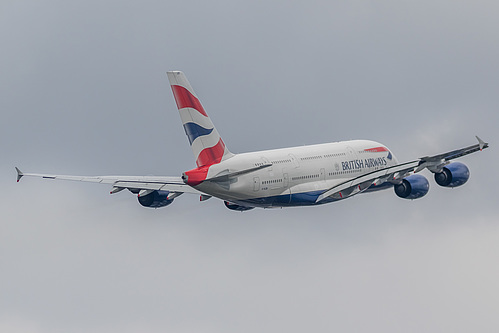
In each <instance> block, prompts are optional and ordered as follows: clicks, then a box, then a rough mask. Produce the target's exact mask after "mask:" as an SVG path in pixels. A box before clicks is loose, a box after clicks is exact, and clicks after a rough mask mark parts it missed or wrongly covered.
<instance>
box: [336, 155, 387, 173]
mask: <svg viewBox="0 0 499 333" xmlns="http://www.w3.org/2000/svg"><path fill="white" fill-rule="evenodd" d="M386 164H387V162H386V158H385V157H378V158H366V159H365V160H352V161H346V162H341V167H342V168H343V171H345V170H355V169H362V168H375V167H378V166H385V165H386Z"/></svg>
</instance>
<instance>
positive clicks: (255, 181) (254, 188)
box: [253, 177, 260, 192]
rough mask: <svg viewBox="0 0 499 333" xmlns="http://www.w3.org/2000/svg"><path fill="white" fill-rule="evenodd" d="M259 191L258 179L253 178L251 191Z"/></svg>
mask: <svg viewBox="0 0 499 333" xmlns="http://www.w3.org/2000/svg"><path fill="white" fill-rule="evenodd" d="M259 190H260V177H254V178H253V191H255V192H256V191H259Z"/></svg>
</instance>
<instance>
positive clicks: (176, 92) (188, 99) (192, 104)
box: [172, 85, 208, 117]
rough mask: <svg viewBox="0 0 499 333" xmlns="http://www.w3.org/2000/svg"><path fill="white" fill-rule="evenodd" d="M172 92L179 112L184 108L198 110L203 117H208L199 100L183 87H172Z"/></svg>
mask: <svg viewBox="0 0 499 333" xmlns="http://www.w3.org/2000/svg"><path fill="white" fill-rule="evenodd" d="M172 91H173V96H174V97H175V102H177V107H178V109H179V110H180V109H183V108H192V109H195V110H197V111H198V112H199V113H201V114H202V115H203V116H205V117H208V115H207V114H206V112H205V111H204V109H203V106H202V105H201V102H200V101H199V99H197V97H196V96H194V95H193V94H191V93H190V92H189V90H187V89H185V88H184V87H182V86H177V85H172Z"/></svg>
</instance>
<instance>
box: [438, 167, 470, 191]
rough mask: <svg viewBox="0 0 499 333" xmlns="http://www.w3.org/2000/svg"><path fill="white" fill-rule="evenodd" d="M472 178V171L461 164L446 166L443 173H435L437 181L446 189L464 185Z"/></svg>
mask: <svg viewBox="0 0 499 333" xmlns="http://www.w3.org/2000/svg"><path fill="white" fill-rule="evenodd" d="M469 178H470V170H469V169H468V167H467V166H466V165H464V164H463V163H460V162H454V163H451V164H448V165H446V166H445V167H444V168H443V169H442V172H438V173H435V181H436V182H437V184H438V185H440V186H444V187H457V186H461V185H464V183H466V182H467V181H468V179H469Z"/></svg>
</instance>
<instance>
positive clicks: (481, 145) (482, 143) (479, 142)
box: [475, 135, 489, 151]
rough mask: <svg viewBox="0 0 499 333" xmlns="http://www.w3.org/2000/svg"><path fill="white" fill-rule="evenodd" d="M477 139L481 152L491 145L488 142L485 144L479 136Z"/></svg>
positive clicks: (476, 136)
mask: <svg viewBox="0 0 499 333" xmlns="http://www.w3.org/2000/svg"><path fill="white" fill-rule="evenodd" d="M475 138H476V139H477V140H478V145H479V147H480V151H482V150H483V148H487V147H488V146H489V144H488V143H487V142H484V141H483V140H482V139H480V138H479V137H478V135H475Z"/></svg>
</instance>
